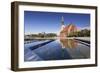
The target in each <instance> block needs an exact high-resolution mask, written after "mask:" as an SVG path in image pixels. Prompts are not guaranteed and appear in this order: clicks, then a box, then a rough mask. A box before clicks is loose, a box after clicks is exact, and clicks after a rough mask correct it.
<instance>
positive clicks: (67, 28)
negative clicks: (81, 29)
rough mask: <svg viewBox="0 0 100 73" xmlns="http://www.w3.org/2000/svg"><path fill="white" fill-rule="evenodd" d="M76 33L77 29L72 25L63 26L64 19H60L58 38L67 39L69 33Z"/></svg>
mask: <svg viewBox="0 0 100 73" xmlns="http://www.w3.org/2000/svg"><path fill="white" fill-rule="evenodd" d="M76 31H77V27H76V26H75V25H74V24H72V23H71V24H68V25H64V17H63V16H62V19H61V29H60V37H67V36H68V35H69V34H70V33H74V32H76Z"/></svg>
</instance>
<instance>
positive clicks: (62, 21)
mask: <svg viewBox="0 0 100 73" xmlns="http://www.w3.org/2000/svg"><path fill="white" fill-rule="evenodd" d="M61 25H64V17H63V16H62V18H61Z"/></svg>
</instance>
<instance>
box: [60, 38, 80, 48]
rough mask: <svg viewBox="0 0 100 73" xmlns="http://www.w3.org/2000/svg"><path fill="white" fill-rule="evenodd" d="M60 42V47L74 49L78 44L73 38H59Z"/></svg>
mask: <svg viewBox="0 0 100 73" xmlns="http://www.w3.org/2000/svg"><path fill="white" fill-rule="evenodd" d="M60 44H61V46H62V48H69V49H75V48H76V47H77V45H78V42H77V41H76V40H74V39H60Z"/></svg>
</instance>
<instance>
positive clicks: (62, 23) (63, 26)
mask: <svg viewBox="0 0 100 73" xmlns="http://www.w3.org/2000/svg"><path fill="white" fill-rule="evenodd" d="M64 28H65V25H64V17H63V16H62V18H61V29H60V30H61V31H62V30H63V29H64Z"/></svg>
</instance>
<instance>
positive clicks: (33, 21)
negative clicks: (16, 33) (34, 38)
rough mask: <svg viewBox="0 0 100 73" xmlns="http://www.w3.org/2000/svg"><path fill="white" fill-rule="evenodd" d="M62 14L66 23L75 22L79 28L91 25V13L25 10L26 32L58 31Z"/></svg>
mask: <svg viewBox="0 0 100 73" xmlns="http://www.w3.org/2000/svg"><path fill="white" fill-rule="evenodd" d="M62 16H63V17H64V24H65V25H68V24H70V23H73V24H75V25H76V26H77V28H85V27H90V14H79V13H59V12H36V11H24V32H25V34H29V33H31V34H36V33H41V32H46V33H52V32H53V33H58V32H59V30H60V27H61V18H62Z"/></svg>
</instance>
